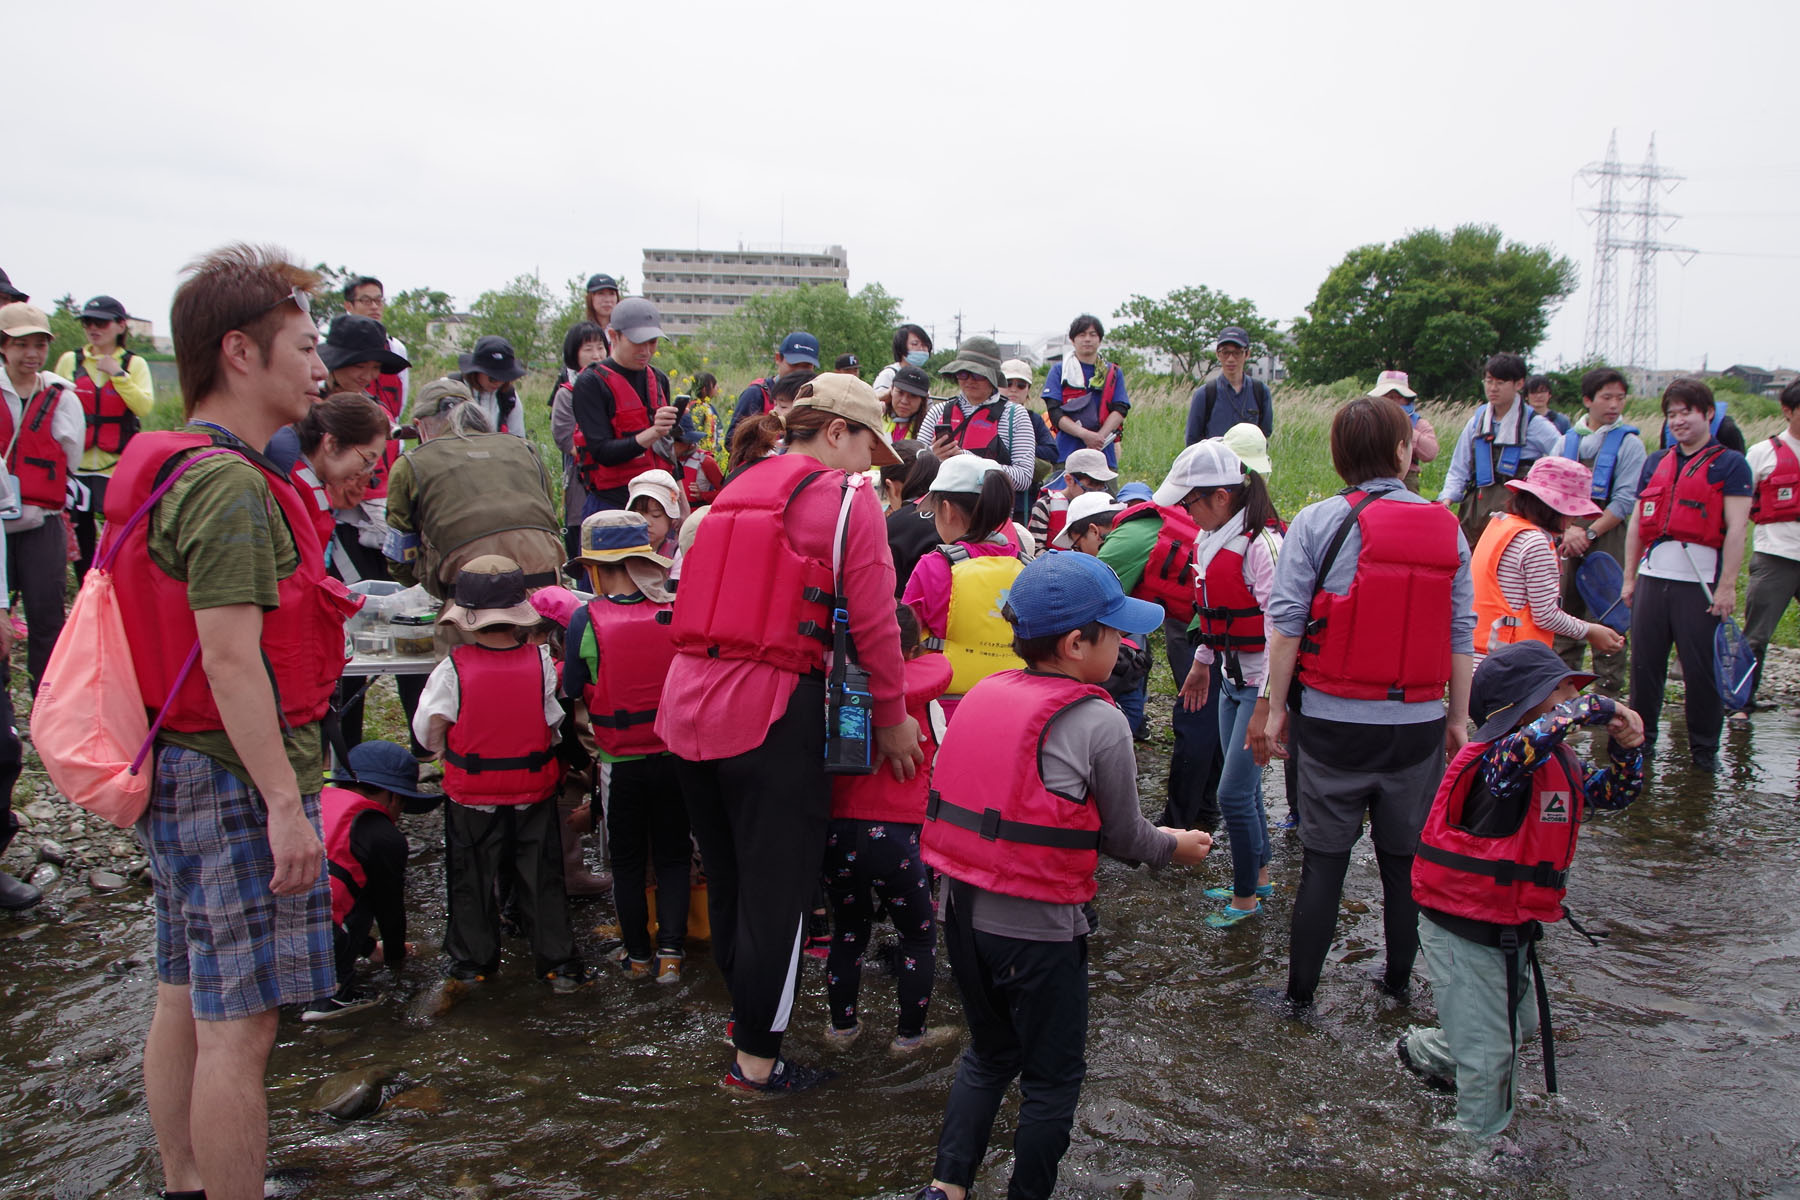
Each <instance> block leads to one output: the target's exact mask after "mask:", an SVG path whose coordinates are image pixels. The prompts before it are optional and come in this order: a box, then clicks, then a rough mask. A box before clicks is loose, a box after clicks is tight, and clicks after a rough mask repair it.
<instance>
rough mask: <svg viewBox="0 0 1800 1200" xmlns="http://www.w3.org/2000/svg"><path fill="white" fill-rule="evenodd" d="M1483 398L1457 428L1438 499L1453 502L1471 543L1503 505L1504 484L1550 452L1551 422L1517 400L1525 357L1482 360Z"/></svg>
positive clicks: (1498, 356) (1552, 451)
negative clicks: (1484, 361) (1485, 396)
mask: <svg viewBox="0 0 1800 1200" xmlns="http://www.w3.org/2000/svg"><path fill="white" fill-rule="evenodd" d="M1481 386H1482V390H1483V391H1484V392H1485V393H1486V394H1487V403H1486V404H1483V405H1481V406H1480V407H1478V408H1477V409H1476V410H1475V412H1474V413H1473V415H1471V416H1470V417H1469V419H1468V421H1467V422H1465V423H1464V424H1463V427H1462V432H1461V433H1459V434H1457V435H1456V449H1455V450H1454V451H1453V452H1452V453H1451V455H1450V467H1449V470H1448V472H1447V473H1446V474H1445V475H1444V486H1443V488H1442V489H1441V490H1440V491H1439V492H1438V497H1437V498H1438V503H1439V504H1443V505H1446V506H1450V505H1454V506H1455V507H1456V516H1457V519H1458V520H1459V521H1461V522H1462V529H1463V536H1464V537H1465V538H1467V539H1468V541H1469V545H1471V546H1473V545H1476V544H1478V543H1479V542H1480V541H1481V534H1482V531H1483V530H1485V529H1486V528H1487V523H1488V518H1489V517H1491V516H1493V515H1494V514H1495V513H1497V512H1500V511H1502V510H1503V509H1505V508H1506V503H1507V498H1508V497H1509V496H1511V495H1512V492H1511V491H1510V490H1508V489H1507V487H1506V483H1507V481H1508V480H1511V479H1523V478H1525V473H1526V472H1527V471H1529V470H1530V469H1531V464H1532V463H1534V462H1536V461H1537V460H1538V459H1540V458H1546V457H1549V456H1551V455H1553V454H1555V453H1556V449H1557V445H1558V443H1557V437H1556V426H1554V425H1552V424H1551V423H1550V422H1549V421H1548V420H1546V419H1545V418H1543V417H1540V416H1538V415H1537V413H1535V412H1533V411H1532V408H1531V406H1530V405H1529V404H1525V403H1523V402H1522V401H1521V400H1520V397H1519V392H1520V389H1522V388H1523V387H1524V386H1525V360H1524V359H1523V358H1521V357H1519V356H1518V355H1517V354H1496V355H1494V356H1493V357H1492V358H1490V359H1488V361H1487V370H1486V372H1485V373H1484V374H1483V376H1482V381H1481Z"/></svg>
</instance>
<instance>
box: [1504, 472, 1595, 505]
mask: <svg viewBox="0 0 1800 1200" xmlns="http://www.w3.org/2000/svg"><path fill="white" fill-rule="evenodd" d="M1506 486H1507V487H1509V488H1511V489H1512V490H1513V491H1515V492H1530V493H1531V494H1532V495H1534V496H1536V497H1537V498H1538V499H1539V500H1542V501H1543V502H1544V503H1545V504H1548V505H1549V506H1550V507H1551V508H1553V509H1555V510H1556V511H1557V512H1559V513H1561V514H1562V515H1563V516H1565V517H1597V516H1599V515H1600V514H1601V512H1602V511H1604V510H1602V509H1601V507H1600V506H1599V505H1598V504H1595V503H1594V500H1593V489H1594V473H1593V472H1592V471H1590V470H1588V468H1586V467H1584V466H1582V465H1581V464H1580V463H1578V462H1576V461H1575V460H1574V459H1572V458H1540V459H1538V460H1537V461H1536V462H1534V463H1532V464H1531V470H1529V471H1527V472H1525V478H1523V479H1509V480H1507V481H1506Z"/></svg>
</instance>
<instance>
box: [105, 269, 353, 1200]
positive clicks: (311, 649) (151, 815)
mask: <svg viewBox="0 0 1800 1200" xmlns="http://www.w3.org/2000/svg"><path fill="white" fill-rule="evenodd" d="M317 284H318V276H317V275H315V274H314V273H313V272H311V271H307V270H304V269H303V268H300V267H298V266H295V265H293V264H291V263H288V262H285V261H283V260H282V259H281V258H280V257H279V256H278V255H276V254H275V253H273V252H271V251H269V250H267V249H261V248H254V247H249V246H241V245H240V246H231V247H226V248H224V249H222V250H219V251H217V252H215V253H213V254H211V255H209V256H207V257H206V258H203V259H201V260H200V261H199V262H198V263H196V264H195V265H194V267H193V268H192V269H191V271H190V274H189V277H188V278H187V279H186V280H185V281H184V282H183V283H182V285H181V287H180V288H179V289H178V290H177V291H176V294H175V302H174V305H173V309H172V313H171V316H172V321H171V324H172V327H173V333H174V341H175V352H176V358H177V361H178V363H179V366H180V372H181V391H182V395H183V397H184V399H185V406H186V415H187V418H188V425H187V428H186V429H185V430H184V431H182V432H183V433H184V434H187V435H190V438H191V435H195V434H199V435H205V436H206V437H209V438H210V439H211V442H212V444H213V445H215V446H221V447H224V448H226V449H228V450H229V451H231V453H223V454H221V453H217V452H213V453H212V454H211V456H210V457H208V458H205V459H203V460H202V461H200V462H198V463H195V464H194V465H193V466H191V467H190V468H188V469H187V470H185V471H184V472H183V473H182V474H181V475H180V476H179V477H178V478H177V479H176V481H175V483H174V486H173V487H171V488H170V490H169V491H168V493H167V494H166V495H165V496H164V497H163V498H162V500H161V501H160V502H159V503H158V504H157V506H156V508H155V509H154V510H153V512H152V513H151V515H150V517H149V519H148V520H147V521H145V522H144V523H143V526H142V527H141V528H142V529H143V534H142V536H143V540H142V542H134V541H132V540H131V539H129V538H128V539H127V541H126V543H125V545H124V546H123V547H122V549H121V551H120V554H119V559H118V561H117V562H116V564H115V574H116V576H117V577H118V579H119V580H120V583H121V588H122V590H123V589H124V586H125V585H126V584H127V583H128V582H129V583H130V584H131V585H132V588H133V591H132V592H130V593H127V594H129V595H131V596H132V598H133V599H134V600H135V601H136V602H137V603H139V604H140V605H143V606H145V607H147V608H149V609H150V610H151V616H152V618H154V619H155V620H157V621H158V622H159V623H160V625H161V626H162V627H164V628H168V629H169V630H170V638H171V640H179V641H183V642H185V641H186V640H187V638H188V637H190V636H192V637H194V638H195V639H196V640H197V641H198V648H199V660H198V664H197V666H196V668H195V669H196V670H197V671H199V672H201V673H203V675H204V681H203V686H196V685H195V683H194V681H193V680H192V678H191V677H190V679H189V681H188V683H187V684H186V685H185V686H183V687H180V688H174V689H173V690H172V692H171V693H170V699H169V703H168V705H167V706H166V707H165V709H164V712H165V715H166V716H168V719H169V722H170V725H177V726H179V730H178V731H177V730H173V729H171V728H170V727H169V725H165V726H164V728H163V731H162V732H161V733H160V734H159V736H158V739H157V749H156V782H155V786H154V788H153V791H152V796H151V800H150V807H149V811H148V812H147V813H146V814H145V819H144V824H143V825H142V826H140V828H142V829H143V830H144V832H145V844H146V847H147V849H148V851H149V854H150V860H151V865H152V875H153V877H154V880H155V907H156V934H157V939H156V940H157V945H156V970H157V996H156V1015H155V1017H154V1019H153V1020H152V1021H151V1025H150V1036H149V1039H148V1042H147V1043H146V1045H145V1047H144V1082H145V1092H146V1094H147V1097H148V1100H149V1107H150V1120H151V1125H152V1126H153V1127H154V1129H155V1131H156V1143H157V1150H158V1153H159V1154H160V1155H161V1158H162V1165H163V1181H164V1188H165V1191H164V1192H163V1195H165V1196H170V1197H197V1196H202V1195H204V1196H209V1197H212V1198H213V1200H221V1198H227V1197H230V1198H239V1197H245V1198H247V1197H254V1196H261V1195H262V1193H263V1168H264V1162H265V1159H266V1157H267V1149H268V1118H267V1110H266V1105H265V1102H264V1098H263V1074H264V1071H265V1069H266V1067H267V1064H268V1055H269V1049H270V1047H271V1045H272V1044H273V1043H274V1040H275V1029H276V1019H277V1009H278V1006H280V1005H283V1004H301V1003H307V1002H309V1001H312V1000H314V999H316V998H319V997H323V996H329V995H331V994H332V992H333V991H335V989H336V970H335V964H334V962H333V955H332V942H331V891H330V887H329V885H328V883H327V877H326V873H325V865H324V854H323V847H322V845H321V842H320V836H319V808H318V792H319V778H320V773H321V763H320V749H319V726H318V720H317V716H318V713H319V712H320V711H321V710H322V709H323V707H324V703H323V701H324V700H325V699H326V698H328V696H329V687H330V681H329V679H328V678H326V676H328V675H329V674H330V672H329V670H328V669H326V668H328V664H329V663H330V661H331V658H332V655H334V654H336V653H338V652H339V651H340V650H341V647H342V640H341V639H342V631H341V625H340V626H339V627H338V628H337V630H336V638H337V642H336V645H335V646H334V645H331V642H332V635H333V632H334V631H333V629H332V628H330V624H331V618H332V616H333V612H334V610H332V609H330V608H329V607H328V606H322V605H323V604H324V602H322V601H321V600H320V599H319V598H318V597H319V595H320V594H322V591H321V588H319V587H318V586H306V585H302V586H289V587H287V588H286V589H284V586H283V584H284V581H287V580H289V579H291V578H294V577H296V576H298V577H299V579H301V580H316V579H317V578H318V577H319V576H321V575H322V574H323V559H322V550H321V548H320V547H319V546H318V545H317V544H316V542H312V541H310V540H307V541H301V540H297V538H302V539H311V538H312V536H313V534H312V530H311V527H310V525H309V524H307V523H306V522H305V520H304V516H303V514H304V510H303V509H300V508H298V507H297V498H295V497H292V496H288V495H284V494H282V491H281V490H282V489H289V486H290V485H289V484H288V483H287V481H286V478H285V476H284V475H283V474H282V473H281V472H280V471H279V470H277V469H276V468H275V467H274V466H273V464H267V465H266V466H265V465H264V464H265V463H266V460H264V459H263V458H262V456H261V455H260V454H259V453H258V452H257V451H256V450H255V449H253V447H260V446H265V445H267V444H268V442H269V439H270V438H271V437H272V436H273V435H274V434H275V432H276V431H277V430H278V429H280V428H281V427H282V426H283V425H286V424H288V423H290V422H292V421H295V420H298V419H299V418H300V417H302V416H304V415H305V414H306V411H307V409H308V408H309V407H310V406H311V404H312V402H313V400H314V398H315V396H316V395H317V388H318V385H319V383H320V382H321V381H322V380H323V379H324V378H325V367H324V364H323V363H322V362H320V361H319V355H318V350H317V344H318V340H319V333H318V329H317V327H316V326H314V325H313V323H312V318H311V316H310V315H309V313H310V300H309V293H310V291H311V289H313V288H314V287H315V286H317ZM195 441H197V439H195ZM172 443H173V448H171V446H172ZM207 449H208V447H207V446H206V444H205V443H204V442H198V444H192V443H190V444H185V445H184V444H182V443H181V442H180V441H179V440H178V436H177V435H171V434H145V435H142V436H141V437H140V438H137V439H134V440H133V442H132V444H131V445H130V446H128V447H127V448H126V452H125V456H124V458H123V459H122V460H121V462H120V465H119V469H118V472H117V478H118V479H124V480H130V481H132V482H131V484H130V487H128V488H126V489H124V490H126V491H128V492H129V491H131V490H133V489H138V490H147V488H148V487H149V486H150V480H151V479H152V478H160V477H162V476H158V475H154V474H153V473H154V472H156V471H157V469H158V467H159V464H161V463H163V462H167V463H175V462H177V461H179V460H182V459H185V458H188V457H191V456H192V454H193V453H194V452H195V451H197V450H198V451H202V452H204V451H206V450H207ZM290 490H291V489H290ZM295 513H300V514H302V518H301V523H300V524H299V525H297V526H296V524H295V523H294V520H293V514H295ZM134 536H135V535H134ZM146 559H147V561H146ZM303 571H304V572H305V574H300V573H301V572H303ZM169 581H174V584H175V587H176V589H177V590H176V591H174V592H173V595H174V596H175V597H177V598H176V599H175V600H173V601H171V600H170V599H169V596H170V595H171V593H170V590H169ZM182 599H185V604H186V608H187V609H188V610H189V611H190V612H191V613H192V628H193V633H192V634H191V635H190V634H187V633H184V632H177V631H179V630H180V629H182V628H183V627H184V626H185V621H183V620H182V619H181V613H180V609H179V607H175V606H178V605H179V604H180V603H181V600H182ZM266 623H270V628H269V630H268V631H267V633H265V624H266ZM127 624H128V626H129V625H130V624H131V621H129V620H128V622H127ZM133 646H134V656H136V658H137V663H136V666H137V668H138V676H139V679H140V680H148V681H149V682H148V683H147V684H146V686H145V687H144V692H145V699H146V701H147V702H148V703H151V704H162V703H163V701H164V696H163V695H162V694H153V693H162V692H164V691H166V690H168V689H169V688H170V687H171V686H172V685H170V684H168V683H166V682H164V680H163V678H162V676H163V675H164V674H166V673H167V664H168V663H169V661H170V659H169V657H168V655H169V653H170V650H169V649H167V648H164V647H156V648H150V647H145V646H142V645H141V644H140V641H139V640H138V639H134V640H133ZM182 650H183V648H182V647H174V648H173V653H175V654H176V655H177V656H179V655H180V653H181V652H182ZM174 661H176V662H179V657H177V658H176V659H175V660H174ZM321 689H323V690H321Z"/></svg>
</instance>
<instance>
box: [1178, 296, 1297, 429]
mask: <svg viewBox="0 0 1800 1200" xmlns="http://www.w3.org/2000/svg"><path fill="white" fill-rule="evenodd" d="M1213 352H1214V353H1215V354H1217V355H1218V356H1219V373H1218V374H1217V375H1215V376H1213V377H1212V378H1211V379H1209V380H1207V381H1206V382H1205V383H1203V384H1201V385H1200V386H1199V387H1197V388H1195V389H1194V394H1193V396H1192V397H1191V398H1190V399H1189V400H1188V419H1187V444H1188V445H1190V446H1191V445H1193V444H1194V443H1195V442H1200V441H1205V440H1206V439H1207V438H1215V437H1224V436H1225V431H1226V430H1227V429H1230V428H1231V427H1232V426H1233V425H1245V424H1248V425H1254V426H1256V427H1257V428H1258V429H1260V430H1262V431H1263V436H1264V437H1268V436H1270V435H1271V434H1273V433H1274V432H1275V405H1274V401H1272V400H1271V399H1270V398H1269V388H1268V385H1267V384H1265V383H1263V381H1262V380H1260V379H1253V378H1251V377H1250V376H1249V375H1248V374H1247V373H1246V372H1245V370H1244V368H1245V367H1247V366H1248V365H1249V363H1250V335H1249V334H1248V333H1246V332H1245V331H1244V327H1243V326H1241V325H1227V326H1226V327H1225V328H1224V329H1221V330H1220V331H1219V341H1218V345H1217V346H1216V347H1214V351H1213Z"/></svg>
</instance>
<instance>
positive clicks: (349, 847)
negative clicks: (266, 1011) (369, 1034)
mask: <svg viewBox="0 0 1800 1200" xmlns="http://www.w3.org/2000/svg"><path fill="white" fill-rule="evenodd" d="M330 780H331V784H330V785H329V786H327V787H325V788H323V789H321V790H320V792H319V816H320V823H321V825H322V826H323V827H324V831H325V859H326V863H327V866H328V868H329V870H330V873H331V938H332V942H333V944H334V945H335V947H336V950H337V977H338V990H337V994H336V995H333V996H329V997H326V998H325V999H322V1000H315V1001H314V1002H313V1003H311V1004H309V1005H307V1006H306V1009H305V1011H303V1012H302V1013H301V1014H300V1019H301V1020H302V1021H329V1020H331V1019H332V1018H333V1017H341V1016H343V1015H344V1014H345V1013H351V1012H355V1011H357V1010H358V1009H362V1008H367V1007H368V1006H369V1005H371V1004H374V1003H375V1002H376V1001H375V997H373V996H367V995H363V994H361V993H359V992H358V991H357V989H356V960H357V959H359V958H367V959H368V960H369V961H370V962H373V963H378V964H382V965H385V966H389V967H392V968H394V969H395V970H399V969H400V964H401V962H402V961H404V960H405V958H406V956H407V955H408V954H411V953H412V952H413V946H412V943H410V942H408V941H407V940H406V858H407V845H406V834H405V833H403V832H401V829H400V814H401V813H403V812H409V813H421V812H430V811H431V810H432V809H434V808H436V807H437V806H438V805H439V804H442V803H443V801H444V797H443V796H442V795H439V794H438V793H436V792H422V791H420V790H419V764H418V762H417V761H416V760H414V758H413V756H412V751H411V750H408V749H407V748H406V747H405V746H401V745H398V744H397V743H394V742H360V743H358V744H357V745H355V746H353V747H351V749H350V755H349V758H348V759H347V761H346V762H345V765H344V767H343V769H342V770H339V771H337V772H335V773H333V774H332V775H331V776H330ZM377 928H379V929H380V930H381V941H380V943H379V944H377V943H376V941H375V939H374V937H373V936H371V934H372V931H373V930H375V929H377Z"/></svg>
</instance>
